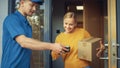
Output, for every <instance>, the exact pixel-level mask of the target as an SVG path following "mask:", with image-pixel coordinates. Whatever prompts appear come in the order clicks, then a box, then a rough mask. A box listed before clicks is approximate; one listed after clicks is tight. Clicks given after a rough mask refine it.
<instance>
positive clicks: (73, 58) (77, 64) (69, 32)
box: [52, 12, 104, 68]
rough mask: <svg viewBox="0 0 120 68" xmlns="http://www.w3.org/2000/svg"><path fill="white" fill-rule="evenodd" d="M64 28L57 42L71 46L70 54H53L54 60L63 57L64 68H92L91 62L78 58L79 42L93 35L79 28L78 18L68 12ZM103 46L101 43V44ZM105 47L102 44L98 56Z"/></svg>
mask: <svg viewBox="0 0 120 68" xmlns="http://www.w3.org/2000/svg"><path fill="white" fill-rule="evenodd" d="M63 27H64V29H65V31H64V32H62V33H60V34H59V35H58V36H57V37H56V40H55V42H57V43H61V44H63V45H67V46H68V45H69V46H70V52H67V53H64V52H62V54H57V53H54V52H52V58H53V60H56V59H57V58H58V57H59V56H60V55H62V58H63V61H64V65H65V66H64V68H90V62H88V61H85V60H80V59H79V58H78V41H80V40H83V39H85V38H89V37H91V35H90V34H89V33H88V32H87V31H86V30H85V29H82V28H77V22H76V16H75V14H74V13H73V12H68V13H66V14H65V16H64V21H63ZM100 44H101V42H100ZM103 49H104V46H103V45H102V44H101V48H100V49H99V52H98V54H97V56H99V54H100V53H101V52H102V50H103Z"/></svg>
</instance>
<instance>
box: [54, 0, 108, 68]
mask: <svg viewBox="0 0 120 68" xmlns="http://www.w3.org/2000/svg"><path fill="white" fill-rule="evenodd" d="M107 5H108V2H107V0H61V1H56V0H52V42H54V41H55V37H56V36H57V35H58V34H59V33H60V32H63V31H64V29H63V24H62V23H63V16H64V14H65V13H66V12H68V11H73V12H75V13H76V14H77V15H78V16H77V17H78V18H77V19H78V20H77V21H78V24H79V26H78V27H80V28H85V29H86V30H87V31H88V32H89V33H90V34H91V35H92V36H94V37H100V38H102V40H103V43H104V44H107V43H108V6H107ZM77 6H82V7H83V9H80V10H79V9H77ZM61 7H62V8H61ZM104 57H105V58H104ZM106 57H108V49H107V47H106V50H105V51H104V54H103V56H102V57H101V58H100V63H99V64H100V68H108V59H106ZM60 63H63V61H61V58H59V59H58V60H56V61H54V62H53V68H56V67H57V68H61V67H63V66H61V65H64V64H61V65H59V64H60Z"/></svg>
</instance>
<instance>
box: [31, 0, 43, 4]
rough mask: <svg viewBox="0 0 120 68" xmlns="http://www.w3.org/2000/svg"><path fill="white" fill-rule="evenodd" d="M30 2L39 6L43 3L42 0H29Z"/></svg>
mask: <svg viewBox="0 0 120 68" xmlns="http://www.w3.org/2000/svg"><path fill="white" fill-rule="evenodd" d="M31 1H32V2H34V3H37V4H40V5H42V3H43V0H31Z"/></svg>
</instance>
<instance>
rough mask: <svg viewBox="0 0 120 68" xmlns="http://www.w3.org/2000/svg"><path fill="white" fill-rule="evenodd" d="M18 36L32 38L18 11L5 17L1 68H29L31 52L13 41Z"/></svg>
mask: <svg viewBox="0 0 120 68" xmlns="http://www.w3.org/2000/svg"><path fill="white" fill-rule="evenodd" d="M19 35H25V36H27V37H29V38H31V37H32V28H31V26H30V25H29V22H28V21H27V19H26V17H25V16H23V15H22V14H21V13H20V12H19V11H16V12H15V13H13V14H11V15H9V16H7V17H6V19H5V20H4V23H3V38H2V41H3V42H2V62H1V68H30V57H31V50H30V49H27V48H22V47H21V46H20V45H19V44H18V43H17V42H16V40H15V38H16V37H17V36H19Z"/></svg>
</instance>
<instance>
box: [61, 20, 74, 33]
mask: <svg viewBox="0 0 120 68" xmlns="http://www.w3.org/2000/svg"><path fill="white" fill-rule="evenodd" d="M63 23H64V24H63V27H64V29H65V33H72V32H74V29H75V27H76V22H75V19H74V18H65V19H64V21H63Z"/></svg>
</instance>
